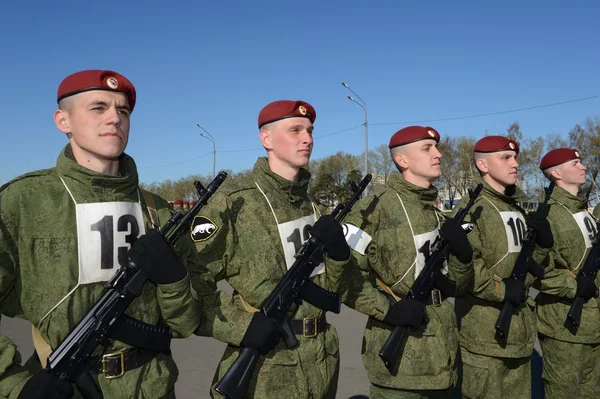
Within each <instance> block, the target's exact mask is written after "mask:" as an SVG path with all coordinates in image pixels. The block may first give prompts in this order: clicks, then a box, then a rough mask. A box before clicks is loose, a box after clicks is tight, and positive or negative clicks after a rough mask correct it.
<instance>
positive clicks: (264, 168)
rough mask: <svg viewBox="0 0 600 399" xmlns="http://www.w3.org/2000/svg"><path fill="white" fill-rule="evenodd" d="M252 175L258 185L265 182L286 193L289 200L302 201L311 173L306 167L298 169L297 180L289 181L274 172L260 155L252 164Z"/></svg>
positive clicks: (304, 197) (305, 196) (305, 195)
mask: <svg viewBox="0 0 600 399" xmlns="http://www.w3.org/2000/svg"><path fill="white" fill-rule="evenodd" d="M253 175H254V178H255V179H256V182H257V183H258V184H259V185H261V186H262V185H263V184H266V185H268V186H269V187H271V188H272V189H274V190H276V191H281V192H283V193H285V194H287V196H288V199H289V201H290V202H298V201H303V200H306V198H307V192H308V182H309V181H310V176H311V175H310V173H309V172H308V171H307V170H306V169H300V173H299V174H298V181H295V182H293V181H289V180H287V179H286V178H283V177H281V176H279V175H278V174H276V173H274V172H273V171H272V170H271V168H270V167H269V163H268V161H267V158H266V157H261V158H258V160H257V161H256V163H255V164H254V170H253ZM263 188H264V187H263Z"/></svg>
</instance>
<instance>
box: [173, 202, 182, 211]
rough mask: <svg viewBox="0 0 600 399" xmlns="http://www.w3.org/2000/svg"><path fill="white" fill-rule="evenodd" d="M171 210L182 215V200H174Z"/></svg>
mask: <svg viewBox="0 0 600 399" xmlns="http://www.w3.org/2000/svg"><path fill="white" fill-rule="evenodd" d="M173 210H174V211H175V212H181V213H183V200H180V199H178V200H175V202H173Z"/></svg>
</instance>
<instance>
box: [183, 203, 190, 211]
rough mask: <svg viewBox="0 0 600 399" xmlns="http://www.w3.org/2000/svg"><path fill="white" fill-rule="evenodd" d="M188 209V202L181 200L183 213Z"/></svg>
mask: <svg viewBox="0 0 600 399" xmlns="http://www.w3.org/2000/svg"><path fill="white" fill-rule="evenodd" d="M189 210H190V203H189V202H188V201H183V213H188V211H189Z"/></svg>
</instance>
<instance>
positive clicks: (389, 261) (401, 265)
mask: <svg viewBox="0 0 600 399" xmlns="http://www.w3.org/2000/svg"><path fill="white" fill-rule="evenodd" d="M439 140H440V135H439V133H438V132H437V131H436V130H435V129H433V128H431V127H423V126H409V127H406V128H404V129H401V130H399V131H398V132H396V133H395V134H394V135H393V136H392V137H391V139H390V143H389V148H390V155H391V157H392V159H393V161H394V164H395V165H396V168H397V169H398V171H399V172H400V173H394V174H392V175H391V176H390V179H389V181H388V183H387V184H386V186H385V188H384V189H383V191H382V192H381V193H379V194H377V195H375V196H369V197H366V198H363V199H362V200H361V201H359V202H358V203H357V204H356V205H355V206H354V208H353V210H352V212H351V214H350V215H349V216H348V217H347V218H346V221H347V223H346V228H347V234H346V237H347V238H348V241H349V243H350V245H351V247H352V249H353V250H354V252H353V254H354V256H355V258H356V261H357V264H358V266H359V267H360V272H359V274H360V275H357V272H358V268H356V269H354V270H351V273H352V274H353V275H352V276H351V277H349V278H347V279H346V281H348V282H349V283H350V284H351V285H352V287H351V289H350V292H349V296H348V300H347V302H346V304H347V305H348V306H350V307H352V308H354V309H356V310H358V311H359V312H362V313H364V314H367V315H368V316H369V320H368V323H367V327H366V329H365V333H364V340H363V346H362V357H363V363H364V365H365V368H366V369H367V373H368V375H369V380H370V382H371V388H370V397H371V398H451V397H452V387H453V386H454V384H455V383H456V381H457V374H458V373H457V369H456V359H457V354H458V336H457V331H456V316H455V315H454V308H453V305H452V303H451V302H449V301H448V299H447V297H449V296H454V295H455V294H456V292H455V291H454V290H449V291H447V292H443V291H440V290H439V289H437V288H436V289H434V290H433V291H432V292H431V296H430V297H429V299H428V301H427V306H425V305H423V304H421V303H420V302H418V301H416V300H414V299H408V298H407V297H406V294H407V293H408V291H409V290H410V288H411V286H412V285H413V283H414V281H415V279H416V278H417V276H418V275H419V273H420V272H421V270H422V269H423V266H424V265H425V260H426V258H427V257H428V256H429V255H430V247H431V246H432V244H433V243H434V242H435V240H436V239H437V238H438V236H439V235H441V236H442V237H444V238H445V239H447V240H448V241H449V242H450V245H451V250H452V254H453V255H452V256H450V260H449V264H448V265H449V267H450V275H451V278H452V279H455V280H456V283H457V285H458V287H459V289H460V290H464V289H465V286H466V285H467V284H468V282H469V281H470V280H471V279H472V277H473V269H472V265H471V259H472V257H473V250H472V249H471V246H470V245H469V241H468V240H467V237H466V233H465V232H464V230H463V229H462V228H461V226H460V225H459V224H458V223H457V222H456V221H455V220H453V219H448V220H445V221H444V219H445V218H444V216H442V215H441V213H440V212H439V211H438V210H437V209H436V208H435V207H434V204H435V201H436V199H437V197H438V190H437V189H436V188H435V187H434V186H432V183H433V182H434V181H435V180H436V179H437V178H439V177H440V175H441V169H440V158H441V154H440V152H439V150H438V142H439ZM377 286H378V287H380V290H377V289H376V288H375V287H377ZM394 326H403V327H407V328H411V329H412V331H411V332H410V334H409V336H408V338H407V339H406V345H405V347H404V350H403V353H402V354H401V357H400V359H399V361H398V370H397V372H395V373H393V374H390V372H389V371H388V370H387V369H386V368H385V366H384V363H383V361H382V360H381V358H380V357H379V356H378V353H379V351H380V349H381V347H382V346H383V344H384V343H385V341H386V340H387V338H388V337H389V335H390V333H391V331H392V328H393V327H394Z"/></svg>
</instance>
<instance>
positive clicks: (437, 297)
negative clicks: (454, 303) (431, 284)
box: [431, 288, 442, 306]
mask: <svg viewBox="0 0 600 399" xmlns="http://www.w3.org/2000/svg"><path fill="white" fill-rule="evenodd" d="M431 304H432V305H433V306H442V293H441V291H440V290H438V289H437V288H436V289H433V290H431Z"/></svg>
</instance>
